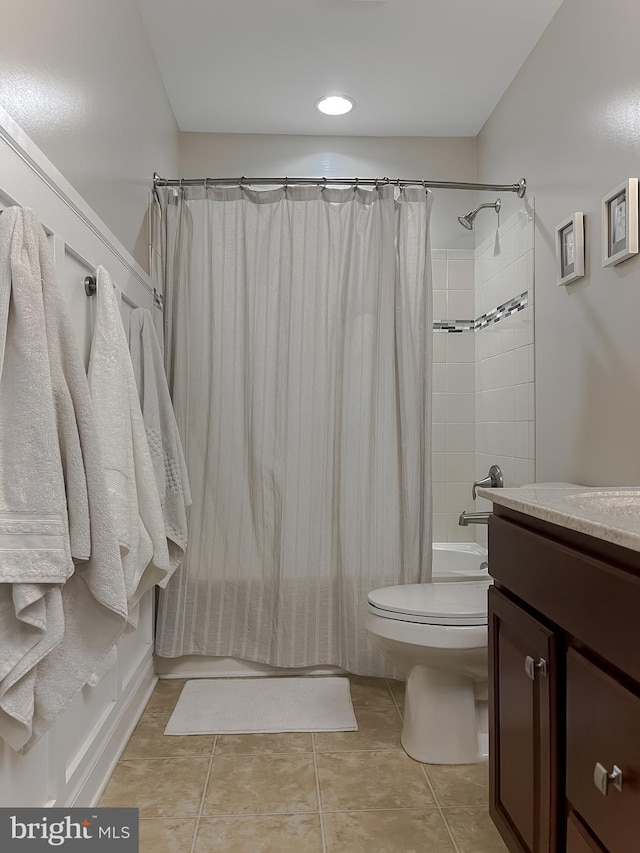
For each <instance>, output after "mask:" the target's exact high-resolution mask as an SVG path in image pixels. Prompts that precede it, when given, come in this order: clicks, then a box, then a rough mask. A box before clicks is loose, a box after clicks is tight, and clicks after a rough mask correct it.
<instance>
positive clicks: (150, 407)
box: [129, 308, 191, 580]
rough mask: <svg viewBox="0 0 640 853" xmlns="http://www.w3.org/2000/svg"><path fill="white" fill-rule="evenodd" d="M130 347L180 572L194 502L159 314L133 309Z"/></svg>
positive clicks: (173, 561) (169, 537)
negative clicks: (156, 323) (157, 319)
mask: <svg viewBox="0 0 640 853" xmlns="http://www.w3.org/2000/svg"><path fill="white" fill-rule="evenodd" d="M129 349H130V351H131V361H132V362H133V372H134V375H135V377H136V384H137V386H138V394H139V395H140V405H141V406H142V417H143V419H144V426H145V430H146V433H147V440H148V442H149V449H150V450H151V459H152V460H153V469H154V471H155V475H156V483H157V484H158V491H159V493H160V502H161V504H162V512H163V515H164V527H165V532H166V535H167V545H168V547H169V558H170V560H171V568H172V570H173V571H175V569H176V568H177V567H178V566H179V565H180V562H181V560H182V557H183V555H184V551H185V548H186V547H187V536H188V530H187V507H190V506H191V491H190V489H189V476H188V474H187V465H186V463H185V460H184V453H183V451H182V442H181V441H180V434H179V433H178V425H177V423H176V417H175V414H174V411H173V404H172V403H171V395H170V394H169V386H168V385H167V376H166V374H165V372H164V364H163V358H162V349H161V347H160V341H159V340H158V335H157V333H156V330H155V328H154V325H153V316H152V314H151V311H149V310H148V309H147V308H136V309H135V310H134V311H132V312H131V318H130V320H129ZM167 580H168V578H167Z"/></svg>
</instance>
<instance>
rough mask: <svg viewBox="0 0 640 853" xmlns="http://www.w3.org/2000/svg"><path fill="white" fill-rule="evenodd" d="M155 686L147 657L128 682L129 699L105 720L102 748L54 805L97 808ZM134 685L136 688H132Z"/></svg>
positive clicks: (156, 680)
mask: <svg viewBox="0 0 640 853" xmlns="http://www.w3.org/2000/svg"><path fill="white" fill-rule="evenodd" d="M157 683H158V677H157V675H156V674H155V672H154V669H153V658H152V657H151V655H149V656H148V658H145V660H144V661H143V662H142V664H141V667H140V675H139V677H138V678H135V679H132V689H131V693H130V695H129V698H128V699H127V700H126V701H125V702H124V703H122V705H121V707H120V708H119V709H118V712H117V713H116V714H114V717H115V718H114V719H113V720H110V721H109V725H108V729H107V731H106V732H105V734H104V740H103V743H102V746H101V747H99V748H98V750H97V752H96V756H95V759H94V760H93V761H92V763H91V766H90V768H89V770H88V771H87V772H86V773H85V774H84V778H83V779H82V780H80V781H79V783H78V785H77V787H76V788H75V790H74V791H73V793H72V794H71V795H70V796H69V798H68V802H67V803H56V805H59V806H67V807H69V806H89V807H90V806H96V805H98V803H99V802H100V797H101V796H102V793H103V791H104V789H105V788H106V786H107V782H108V781H109V779H110V778H111V774H112V773H113V770H114V768H115V766H116V764H117V763H118V760H119V759H120V756H121V755H122V752H123V751H124V748H125V746H126V745H127V742H128V740H129V738H130V737H131V735H132V733H133V730H134V729H135V727H136V725H137V724H138V720H139V719H140V717H141V716H142V712H143V711H144V709H145V706H146V704H147V702H148V701H149V697H150V696H151V694H152V693H153V690H154V687H155V686H156V684H157ZM134 684H136V685H137V686H135V687H134V686H133V685H134Z"/></svg>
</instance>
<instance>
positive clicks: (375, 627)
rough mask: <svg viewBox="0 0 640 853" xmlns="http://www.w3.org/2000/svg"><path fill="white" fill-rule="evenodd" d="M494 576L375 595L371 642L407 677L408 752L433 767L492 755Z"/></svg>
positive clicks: (378, 591) (369, 621)
mask: <svg viewBox="0 0 640 853" xmlns="http://www.w3.org/2000/svg"><path fill="white" fill-rule="evenodd" d="M491 583H492V581H491V579H490V578H488V577H485V578H483V579H482V580H478V581H464V582H454V583H424V584H404V585H402V586H391V587H384V588H382V589H374V590H373V592H370V593H369V596H368V603H369V612H368V613H367V617H366V621H365V627H366V630H367V634H368V636H369V639H370V641H371V643H372V645H373V646H374V648H376V649H377V650H378V651H379V652H381V653H382V654H383V655H384V656H385V657H386V658H387V659H388V660H389V661H390V662H391V663H392V664H393V665H394V666H395V667H396V668H397V669H399V670H400V671H401V672H403V673H405V674H406V676H407V689H406V698H405V711H404V726H403V729H402V738H401V741H402V746H403V748H404V750H405V752H407V754H408V755H410V756H411V757H412V758H415V759H416V761H421V762H425V763H427V764H471V763H473V762H478V761H485V760H486V759H487V756H488V752H489V749H488V728H487V720H488V715H487V687H488V682H487V677H488V657H487V591H488V588H489V585H490V584H491Z"/></svg>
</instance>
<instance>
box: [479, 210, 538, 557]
mask: <svg viewBox="0 0 640 853" xmlns="http://www.w3.org/2000/svg"><path fill="white" fill-rule="evenodd" d="M531 205H532V203H531ZM533 239H534V214H533V207H532V206H529V205H528V206H527V207H526V208H524V207H523V208H522V209H521V210H519V211H518V212H517V213H516V214H514V215H513V216H511V217H510V218H509V219H507V220H506V221H505V222H504V223H502V224H501V226H500V228H499V229H498V231H496V232H495V233H494V234H493V235H492V236H491V237H490V238H488V239H487V240H485V241H484V242H483V243H481V244H480V245H479V246H478V247H477V248H476V263H475V275H476V309H475V310H476V330H475V333H474V338H475V398H476V424H475V433H476V435H475V438H476V446H475V449H476V454H475V474H476V479H480V478H481V477H484V476H486V474H487V472H488V470H489V467H490V466H491V465H492V464H493V463H497V464H498V465H500V467H501V468H502V471H503V474H504V478H505V487H509V486H521V485H524V484H525V483H530V482H533V481H534V479H535V420H534V418H535V410H534V392H535V385H534V355H533V353H534V351H533V341H534V328H533V298H534V267H533ZM476 503H477V506H476V509H477V510H478V511H481V510H485V509H491V504H490V503H489V502H488V501H484V500H481V499H478V501H477V502H476ZM474 532H475V535H476V539H477V541H479V542H481V543H482V544H486V528H485V527H479V526H477V527H475V528H474Z"/></svg>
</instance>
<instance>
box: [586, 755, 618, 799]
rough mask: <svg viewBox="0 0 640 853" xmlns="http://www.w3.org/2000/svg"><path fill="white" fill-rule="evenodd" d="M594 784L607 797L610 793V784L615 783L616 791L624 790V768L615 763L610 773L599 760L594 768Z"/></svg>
mask: <svg viewBox="0 0 640 853" xmlns="http://www.w3.org/2000/svg"><path fill="white" fill-rule="evenodd" d="M593 784H594V785H595V786H596V788H597V789H598V790H599V791H600V793H601V794H602V795H603V796H605V797H606V796H607V794H608V793H609V786H610V785H613V787H614V788H615V789H616V791H622V770H620V768H619V767H618V765H617V764H614V765H613V770H612V771H611V773H609V771H608V770H607V768H606V767H603V766H602V764H600V762H598V763H597V764H596V766H595V768H594V770H593Z"/></svg>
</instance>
